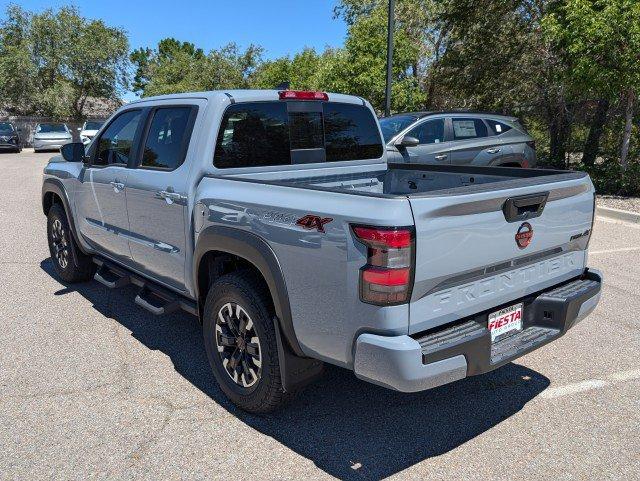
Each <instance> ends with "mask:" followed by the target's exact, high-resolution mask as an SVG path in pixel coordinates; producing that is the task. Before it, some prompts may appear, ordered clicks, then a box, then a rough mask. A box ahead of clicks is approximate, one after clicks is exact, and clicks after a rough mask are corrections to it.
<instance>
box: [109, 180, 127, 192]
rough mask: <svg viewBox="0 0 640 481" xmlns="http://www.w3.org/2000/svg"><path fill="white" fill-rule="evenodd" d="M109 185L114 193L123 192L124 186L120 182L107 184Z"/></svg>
mask: <svg viewBox="0 0 640 481" xmlns="http://www.w3.org/2000/svg"><path fill="white" fill-rule="evenodd" d="M109 183H110V184H111V186H112V187H113V190H114V191H115V192H120V191H121V190H124V184H123V183H122V182H115V181H114V182H109Z"/></svg>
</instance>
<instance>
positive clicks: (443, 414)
mask: <svg viewBox="0 0 640 481" xmlns="http://www.w3.org/2000/svg"><path fill="white" fill-rule="evenodd" d="M41 267H42V269H43V270H44V271H45V272H47V273H48V274H49V275H50V276H51V277H53V278H55V279H56V280H58V279H57V277H56V276H55V273H54V270H53V266H52V265H51V261H50V259H46V260H43V261H42V262H41ZM63 286H64V287H63V288H61V289H60V290H59V291H58V292H56V295H64V294H67V293H69V292H78V293H80V294H81V295H82V296H84V297H85V298H86V299H88V300H89V301H90V302H92V303H93V307H94V308H95V309H96V310H98V311H99V312H100V313H102V314H103V315H105V316H107V317H109V318H112V319H115V320H116V321H117V322H119V323H120V324H121V325H123V326H124V327H126V328H127V329H129V330H130V331H131V333H132V335H133V336H134V337H135V338H136V339H137V340H138V341H140V342H141V343H142V344H144V345H145V346H146V347H148V348H149V349H152V350H160V351H161V352H163V353H165V354H166V355H167V356H169V358H170V359H171V361H172V362H173V365H174V366H175V369H176V371H177V372H178V373H179V374H180V375H181V376H183V377H184V378H185V379H187V380H188V381H189V382H191V383H192V384H193V385H194V386H195V387H196V388H198V389H200V390H201V391H202V392H204V393H206V394H207V395H208V396H210V397H211V398H212V399H213V400H214V401H215V402H217V403H218V404H220V405H221V406H223V407H224V408H225V409H227V410H228V411H229V412H231V413H233V414H234V415H235V416H237V417H238V418H239V419H241V420H242V421H243V422H245V423H246V424H248V425H249V426H251V427H253V428H254V429H256V430H258V431H260V432H261V433H264V434H265V435H268V436H271V437H272V438H274V439H276V440H277V441H279V442H280V443H282V444H284V445H285V446H287V447H288V448H289V449H292V450H293V451H295V452H296V453H298V454H300V455H302V456H304V457H306V458H308V459H310V460H311V461H313V462H314V463H315V465H316V466H318V467H319V468H320V469H322V470H324V471H325V472H327V473H328V474H330V475H332V476H335V477H338V478H341V479H363V478H364V479H381V478H384V477H387V476H390V475H392V474H394V473H397V472H399V471H402V470H404V469H406V468H408V467H410V466H412V465H414V464H416V463H418V462H420V461H423V460H425V459H427V458H430V457H432V456H438V455H441V454H443V453H446V452H448V451H450V450H452V449H454V448H456V447H458V446H460V445H461V444H464V443H465V442H467V441H469V440H470V439H473V438H474V437H476V436H478V435H479V434H482V433H483V432H485V431H487V430H488V429H490V428H492V427H493V426H495V425H497V424H499V423H500V422H501V421H503V420H504V419H507V418H508V417H510V416H512V415H513V414H515V413H517V412H518V411H520V409H522V408H523V407H524V405H525V404H526V403H527V402H528V401H530V400H531V399H533V398H535V397H536V396H537V395H538V394H539V393H540V392H542V391H543V390H544V389H546V388H547V386H548V385H549V380H548V379H547V378H546V377H544V376H543V375H541V374H540V373H538V372H536V371H533V370H531V369H528V368H526V367H524V366H520V365H518V364H513V363H511V364H508V365H506V366H504V367H502V368H500V369H498V370H496V371H493V372H491V373H489V374H485V375H483V376H478V377H472V378H468V379H465V380H462V381H458V382H456V383H453V384H449V385H447V386H442V387H440V388H437V389H433V390H430V391H425V392H422V393H415V394H403V393H398V392H395V391H391V390H388V389H384V388H381V387H378V386H375V385H373V384H369V383H366V382H363V381H360V380H358V379H357V378H356V377H355V376H354V375H353V373H351V372H350V371H347V370H345V369H341V368H337V367H333V366H327V368H326V370H325V373H324V375H323V376H322V377H321V378H320V379H319V380H318V381H317V382H316V383H315V384H313V385H311V386H308V387H307V388H306V389H305V390H304V391H303V392H302V393H301V394H300V395H298V397H297V398H296V399H295V400H294V401H293V403H292V404H291V405H289V406H288V407H287V408H286V409H283V410H281V411H279V412H277V413H274V414H271V415H269V416H264V417H261V416H254V415H249V414H247V413H245V412H243V411H240V410H238V409H237V408H236V407H235V406H234V405H233V404H231V403H230V402H229V401H228V400H227V399H226V398H225V397H224V395H223V394H222V392H221V391H220V389H219V388H218V386H217V384H216V382H215V379H214V377H213V374H212V373H211V371H210V368H209V364H208V361H207V356H206V353H205V350H204V345H203V342H202V331H201V328H200V325H199V323H198V321H197V320H196V319H195V318H194V317H191V316H190V315H188V314H172V315H167V316H160V317H155V316H153V315H151V314H149V313H148V312H147V311H145V310H143V309H142V308H140V307H138V306H136V305H135V304H134V302H133V299H134V297H135V294H136V290H135V288H131V287H125V288H122V289H120V290H108V289H107V288H106V287H103V286H102V285H100V284H98V283H97V282H89V283H85V284H78V285H73V286H71V285H64V284H63ZM267 455H268V454H267Z"/></svg>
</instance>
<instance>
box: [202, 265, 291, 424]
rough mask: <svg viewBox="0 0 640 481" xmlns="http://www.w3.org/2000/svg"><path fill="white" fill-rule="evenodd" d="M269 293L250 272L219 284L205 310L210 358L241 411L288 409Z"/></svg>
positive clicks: (212, 289)
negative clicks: (284, 406) (281, 376)
mask: <svg viewBox="0 0 640 481" xmlns="http://www.w3.org/2000/svg"><path fill="white" fill-rule="evenodd" d="M272 319H273V309H272V307H271V302H270V297H269V293H268V291H267V289H266V288H265V287H264V285H263V284H262V283H261V282H260V280H259V279H258V278H257V276H256V275H255V274H254V273H253V272H251V271H238V272H234V273H231V274H226V275H224V276H222V277H220V278H219V279H218V280H216V281H215V282H214V283H213V285H212V286H211V288H210V289H209V294H208V295H207V301H206V304H205V307H204V318H203V335H204V344H205V349H206V351H207V357H208V358H209V363H210V365H211V369H212V370H213V374H214V376H215V377H216V380H217V381H218V384H219V385H220V389H222V391H223V392H224V393H225V395H226V396H227V397H228V398H229V399H230V400H231V401H232V402H233V403H234V404H236V405H237V406H238V407H240V408H242V409H244V410H246V411H249V412H253V413H266V412H270V411H273V410H275V409H277V408H279V407H280V406H282V405H283V404H285V403H286V402H287V401H288V400H289V398H290V394H289V393H285V392H284V390H283V388H282V380H281V378H280V364H279V362H280V360H279V359H278V347H277V344H276V337H275V329H274V325H273V321H272Z"/></svg>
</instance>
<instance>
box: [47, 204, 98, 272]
mask: <svg viewBox="0 0 640 481" xmlns="http://www.w3.org/2000/svg"><path fill="white" fill-rule="evenodd" d="M47 240H48V241H49V252H50V253H51V260H52V261H53V267H54V268H55V270H56V273H57V274H58V276H59V277H60V278H61V279H62V280H64V281H66V282H83V281H88V280H90V279H91V278H92V277H93V274H94V273H95V264H94V263H93V261H92V260H91V257H90V256H87V255H85V254H83V253H82V252H81V251H80V249H79V248H78V246H77V244H76V242H75V240H74V239H73V235H72V234H71V229H70V228H69V222H68V221H67V215H66V213H65V211H64V209H63V208H62V206H61V205H60V204H53V205H52V206H51V209H49V214H48V215H47Z"/></svg>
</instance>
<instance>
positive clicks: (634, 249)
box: [589, 247, 640, 255]
mask: <svg viewBox="0 0 640 481" xmlns="http://www.w3.org/2000/svg"><path fill="white" fill-rule="evenodd" d="M629 251H640V247H621V248H619V249H603V250H600V251H589V255H594V254H610V253H612V252H629Z"/></svg>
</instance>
